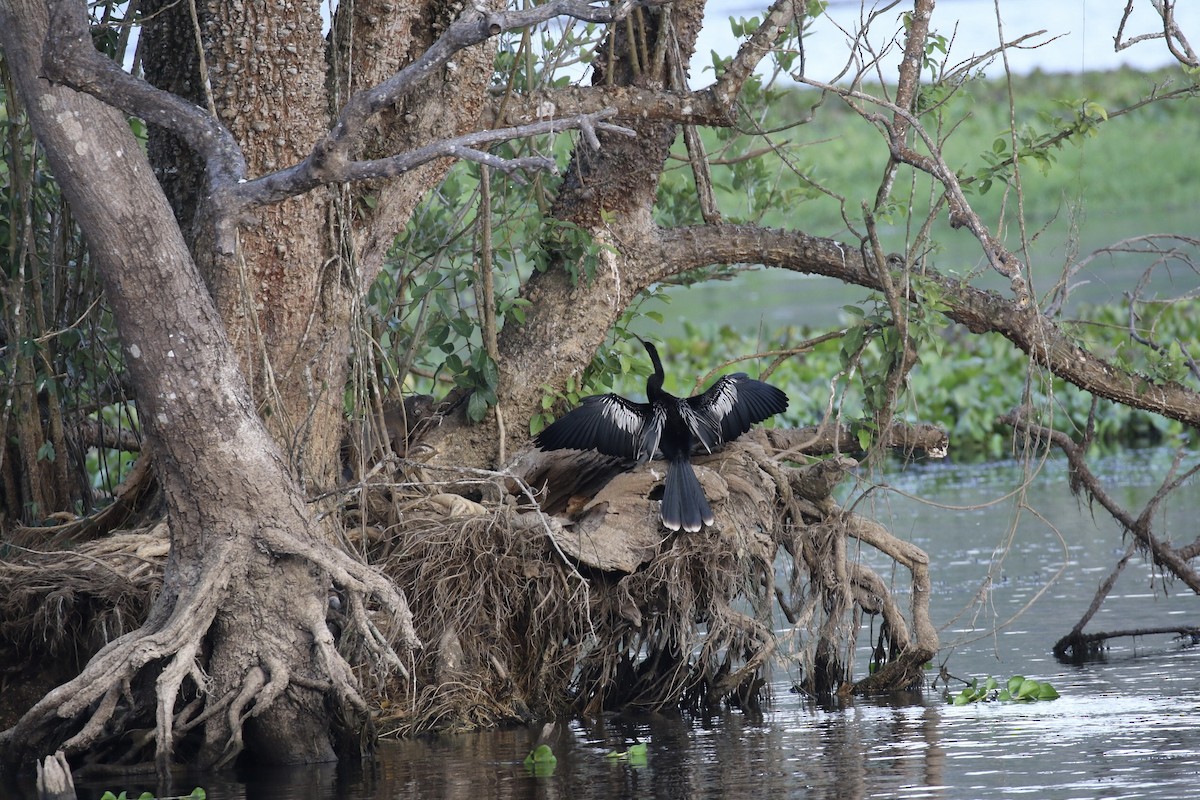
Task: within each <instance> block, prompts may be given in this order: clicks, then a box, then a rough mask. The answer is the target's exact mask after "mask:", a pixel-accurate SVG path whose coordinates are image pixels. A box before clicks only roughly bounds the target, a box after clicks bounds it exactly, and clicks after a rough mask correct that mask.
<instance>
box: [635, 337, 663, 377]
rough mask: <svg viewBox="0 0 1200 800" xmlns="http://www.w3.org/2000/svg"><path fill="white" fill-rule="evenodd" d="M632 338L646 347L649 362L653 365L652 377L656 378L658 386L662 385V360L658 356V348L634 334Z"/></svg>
mask: <svg viewBox="0 0 1200 800" xmlns="http://www.w3.org/2000/svg"><path fill="white" fill-rule="evenodd" d="M634 338H635V339H637V340H638V341H639V342H641V343H642V347H644V348H646V352H647V353H649V354H650V363H651V364H653V365H654V375H653V376H652V379H655V378H656V379H657V381H658V386H659V388H661V387H662V380H663V377H664V373H663V366H662V360H661V359H660V358H659V357H658V348H657V347H655V346H654V344H653V343H651V342H647V341H646V340H645V339H643V338H642V337H640V336H638V335H637V334H634Z"/></svg>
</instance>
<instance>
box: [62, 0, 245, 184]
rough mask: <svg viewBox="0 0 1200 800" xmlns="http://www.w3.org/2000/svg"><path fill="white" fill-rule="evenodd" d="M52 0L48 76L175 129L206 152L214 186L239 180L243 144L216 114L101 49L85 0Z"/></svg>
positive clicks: (193, 146)
mask: <svg viewBox="0 0 1200 800" xmlns="http://www.w3.org/2000/svg"><path fill="white" fill-rule="evenodd" d="M48 6H49V9H50V29H49V31H48V35H47V36H46V40H45V43H44V45H43V50H42V69H43V70H44V72H45V77H46V78H48V79H49V80H51V81H55V82H57V83H61V84H63V85H65V86H70V87H71V88H72V89H75V90H76V91H80V92H85V93H87V94H90V95H92V96H93V97H95V98H97V99H98V100H100V101H102V102H104V103H106V104H108V105H110V106H112V107H113V108H118V109H120V110H121V111H124V112H126V113H128V114H133V115H135V116H137V117H140V118H142V119H143V120H145V121H146V122H148V123H151V124H153V125H158V126H160V127H162V128H165V129H166V130H169V131H171V132H172V133H174V134H175V135H176V136H178V137H180V138H181V139H183V141H185V142H186V143H187V145H188V147H190V148H191V149H192V150H194V151H195V152H196V153H197V154H199V155H201V156H202V157H203V158H204V163H205V169H206V170H207V174H208V182H209V184H210V185H211V186H220V185H228V184H234V183H237V182H238V181H239V180H241V179H243V178H244V177H245V176H246V158H245V156H244V154H243V153H242V148H241V146H240V145H238V143H237V141H236V140H235V139H234V138H233V134H231V133H230V132H229V130H228V129H227V128H226V127H225V126H224V125H222V124H221V123H220V122H219V121H218V120H217V119H216V118H215V117H213V116H212V115H210V114H209V113H208V112H207V111H205V110H204V109H202V108H200V107H199V106H197V105H194V104H193V103H190V102H188V101H187V100H184V99H183V98H182V97H179V96H177V95H174V94H171V93H170V92H165V91H163V90H161V89H157V88H155V87H154V86H152V85H150V84H149V83H147V82H146V81H144V80H141V79H139V78H135V77H134V76H132V75H130V74H129V73H127V72H125V71H124V70H123V69H121V66H120V65H119V64H118V63H117V62H115V61H113V60H112V59H111V58H108V57H107V56H105V55H104V54H103V53H101V52H100V51H99V50H97V49H96V47H95V45H94V44H93V42H92V35H91V32H90V31H89V30H88V18H87V11H86V8H85V6H84V4H83V3H80V2H78V0H48Z"/></svg>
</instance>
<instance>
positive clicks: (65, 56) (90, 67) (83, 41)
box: [43, 0, 662, 253]
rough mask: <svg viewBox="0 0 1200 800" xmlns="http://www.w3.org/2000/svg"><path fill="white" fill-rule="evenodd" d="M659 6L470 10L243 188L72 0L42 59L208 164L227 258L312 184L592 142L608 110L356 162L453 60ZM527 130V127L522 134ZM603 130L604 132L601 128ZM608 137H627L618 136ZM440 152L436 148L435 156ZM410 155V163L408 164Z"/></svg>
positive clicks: (175, 100) (216, 126)
mask: <svg viewBox="0 0 1200 800" xmlns="http://www.w3.org/2000/svg"><path fill="white" fill-rule="evenodd" d="M661 1H662V0H622V2H620V3H618V4H616V5H613V6H600V5H595V4H592V3H589V2H584V0H552V2H549V3H546V4H544V5H539V6H535V7H532V8H529V9H526V10H521V11H504V12H500V13H490V12H485V11H479V10H472V11H468V12H466V13H464V14H463V16H462V17H460V18H459V19H458V20H456V21H455V22H453V23H452V24H451V25H450V27H449V28H448V29H447V30H446V33H445V34H443V35H442V37H441V38H440V39H438V40H437V41H436V42H434V44H433V45H432V46H431V47H430V48H429V49H428V50H426V51H425V52H424V53H423V54H422V55H421V56H420V57H419V58H417V59H416V60H415V61H413V62H412V63H411V64H409V65H408V66H407V67H405V68H404V69H402V70H400V71H399V72H397V73H396V74H395V75H393V76H392V77H391V78H389V79H388V80H385V81H383V82H382V83H380V84H378V85H376V86H374V87H371V88H369V89H363V90H361V91H358V92H355V93H354V94H353V95H351V96H350V99H349V100H348V101H347V103H346V105H345V106H343V108H342V112H341V114H340V115H339V117H338V119H337V121H336V122H335V123H334V125H333V127H332V128H331V129H330V131H329V133H328V134H326V136H325V137H324V138H323V139H321V140H320V141H318V142H317V144H316V145H315V146H314V147H313V150H312V152H311V153H310V154H309V156H308V157H307V158H305V159H304V160H303V161H301V162H300V163H298V164H296V165H294V166H292V167H288V168H285V169H282V170H279V171H277V172H273V173H270V174H269V175H266V176H263V177H261V178H258V179H257V180H254V181H246V180H245V177H246V161H245V156H244V154H243V153H242V150H241V148H240V146H239V145H238V144H237V142H236V141H235V140H234V138H233V136H232V135H231V134H230V132H229V131H228V130H227V129H226V128H225V127H224V126H223V125H221V124H220V123H219V122H218V121H217V120H216V119H214V118H213V117H212V116H211V115H210V114H208V113H207V112H205V111H204V110H203V109H201V108H199V107H197V106H195V105H193V104H191V103H189V102H187V101H185V100H183V99H181V98H179V97H177V96H175V95H173V94H171V93H169V92H164V91H162V90H159V89H156V88H154V87H153V86H151V85H150V84H149V83H147V82H145V81H143V80H141V79H139V78H135V77H134V76H132V75H130V74H128V73H126V72H125V71H124V70H122V69H121V68H120V66H119V65H117V64H116V63H115V62H113V61H112V60H111V59H108V58H105V57H104V56H103V55H102V54H101V53H99V52H98V51H96V49H95V48H94V47H93V45H92V41H91V36H90V34H89V32H88V28H87V17H86V14H85V12H84V8H83V4H81V3H78V2H77V0H50V3H51V8H52V13H53V25H52V26H51V32H50V33H49V34H48V36H47V38H46V42H45V52H44V55H43V59H44V61H45V62H46V69H47V71H48V73H49V76H50V77H51V78H52V79H54V80H57V81H59V82H61V83H63V84H66V85H68V86H71V87H72V88H75V89H76V90H78V91H83V92H86V93H88V94H91V95H93V96H95V97H96V98H98V99H100V100H102V101H104V102H105V103H108V104H109V105H112V106H113V107H115V108H119V109H120V110H122V111H124V112H126V113H129V114H133V115H135V116H139V117H141V118H143V119H145V120H146V121H147V122H151V123H153V124H155V125H159V126H161V127H163V128H165V129H167V130H169V131H171V132H172V133H175V134H176V135H178V136H180V137H181V138H182V139H183V140H184V141H185V142H187V143H188V146H189V147H191V148H192V149H193V150H195V151H196V153H197V154H199V155H200V156H201V157H202V158H203V159H204V161H205V163H206V168H207V170H208V182H209V193H210V196H214V197H218V198H219V200H218V202H216V203H215V205H216V206H217V210H216V217H217V218H216V219H215V222H214V224H215V228H216V230H217V231H218V239H219V241H218V247H219V248H220V249H221V250H222V251H223V252H226V253H230V252H232V251H233V249H234V239H233V228H234V226H233V225H232V224H231V221H232V220H234V219H236V218H237V216H238V214H240V213H241V212H242V211H243V210H244V209H246V208H248V207H251V206H254V205H262V204H266V203H272V202H277V201H278V200H281V199H283V198H286V197H292V196H295V195H299V194H303V193H304V192H307V191H309V190H311V189H313V188H314V187H316V186H319V185H322V184H328V183H339V182H343V181H354V180H364V179H369V178H379V177H385V178H386V177H395V176H396V175H399V174H401V173H402V172H405V171H407V170H410V169H412V168H414V167H415V166H419V165H420V164H424V163H427V162H428V161H431V160H433V159H435V158H439V157H444V156H459V157H466V158H468V159H472V160H479V161H482V162H483V163H488V164H490V165H491V166H494V167H496V168H498V169H503V170H505V171H511V170H514V169H518V168H529V167H537V168H545V166H546V162H544V161H542V160H528V159H523V160H521V161H518V162H512V163H510V162H507V161H504V160H502V159H501V160H497V159H496V158H495V157H493V156H485V155H484V154H480V153H471V152H470V150H468V151H466V152H454V151H453V148H455V147H462V146H465V147H468V148H469V147H471V146H472V145H478V144H484V143H488V142H494V141H502V140H505V139H509V138H517V137H519V136H522V135H524V136H532V135H536V134H538V133H547V132H550V131H552V130H565V129H567V128H571V127H580V128H582V129H583V130H584V135H585V137H588V139H589V142H594V141H595V133H594V131H593V126H595V125H596V124H597V123H598V122H599V121H600V120H602V119H605V118H607V117H608V116H611V115H612V114H611V112H608V111H607V110H598V111H597V112H594V113H592V114H585V115H579V116H577V117H575V118H573V119H572V121H571V123H573V124H571V123H563V122H541V123H537V124H536V126H533V127H530V128H529V129H528V132H526V133H524V134H521V133H515V132H514V131H512V130H509V131H504V130H498V131H485V132H481V133H479V134H474V136H476V137H478V138H475V139H470V138H467V137H460V139H459V140H451V141H450V142H449V143H437V144H434V145H431V146H430V147H431V148H432V150H430V149H428V148H422V149H421V150H418V151H414V152H413V153H411V154H407V155H404V156H397V157H395V158H385V159H377V160H373V161H366V162H357V161H355V160H354V158H353V153H354V151H355V149H356V148H357V147H358V146H359V140H360V138H361V134H362V131H363V129H364V127H365V126H366V123H367V122H368V121H369V120H370V119H371V118H372V117H374V116H375V115H376V114H378V113H379V112H381V111H383V110H384V109H386V108H389V107H391V106H393V105H395V104H396V103H397V102H398V101H399V100H400V99H401V98H402V97H403V96H404V95H405V94H407V93H409V92H411V91H412V90H413V89H414V88H415V87H418V86H420V85H421V84H422V83H423V82H424V81H425V80H427V79H428V78H429V76H430V75H431V74H432V73H433V72H434V71H435V70H438V69H443V68H444V69H454V65H453V63H452V59H453V57H454V55H455V54H456V53H458V52H460V51H462V50H463V49H465V48H467V47H470V46H472V45H475V44H479V43H480V42H483V41H485V40H487V39H488V38H491V37H493V36H496V35H498V34H500V33H501V32H503V31H507V30H515V29H520V28H524V27H527V26H530V25H536V24H538V23H541V22H545V21H546V20H549V19H553V18H554V17H557V16H564V15H565V16H569V17H573V18H575V19H580V20H584V21H586V22H612V21H615V20H619V19H622V18H624V17H625V16H626V15H628V14H629V13H630V12H631V11H632V10H633V9H634V8H639V7H643V6H652V5H657V4H659V3H660V2H661ZM522 127H526V126H522ZM601 127H602V129H603V126H601ZM613 130H615V131H617V132H620V133H627V131H625V130H624V129H616V128H613ZM438 148H441V149H440V150H439V149H438ZM410 156H411V157H410Z"/></svg>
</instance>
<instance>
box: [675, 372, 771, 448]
mask: <svg viewBox="0 0 1200 800" xmlns="http://www.w3.org/2000/svg"><path fill="white" fill-rule="evenodd" d="M686 405H687V408H688V409H689V410H690V412H691V413H689V414H688V415H687V418H688V425H689V426H690V427H691V429H692V433H694V434H695V435H696V438H697V439H699V440H700V443H701V444H703V445H704V448H705V449H706V450H708V451H709V452H710V453H711V452H712V451H713V449H714V448H715V447H718V446H719V445H721V444H723V443H725V442H730V441H733V440H734V439H736V438H737V437H739V436H741V435H742V434H743V433H745V432H746V431H748V430H750V426H752V425H754V423H756V422H762V421H763V420H764V419H766V418H767V417H770V416H772V415H774V414H778V413H780V412H782V411H786V410H787V407H788V398H787V395H786V394H784V393H783V392H782V391H780V390H779V389H776V388H775V387H774V386H771V385H770V384H767V383H763V382H762V381H759V380H755V379H754V378H751V377H750V376H749V375H747V374H746V373H744V372H737V373H734V374H733V375H726V376H724V377H722V378H719V379H718V380H717V381H716V382H715V383H714V384H713V385H712V386H710V387H708V389H706V390H705V391H704V392H703V393H702V394H698V395H696V396H695V397H689V398H688V399H687V400H686Z"/></svg>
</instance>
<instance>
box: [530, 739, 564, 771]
mask: <svg viewBox="0 0 1200 800" xmlns="http://www.w3.org/2000/svg"><path fill="white" fill-rule="evenodd" d="M524 763H525V769H527V770H529V771H530V772H532V773H533V774H534V776H535V777H538V778H545V777H547V776H549V775H553V774H554V768H555V767H557V766H558V757H557V756H555V755H554V751H553V750H551V749H550V745H548V744H539V745H538V746H537V747H535V748H533V749H532V750H530V751H529V755H527V756H525V762H524Z"/></svg>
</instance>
